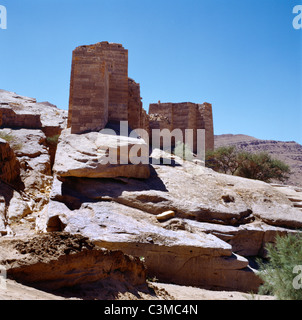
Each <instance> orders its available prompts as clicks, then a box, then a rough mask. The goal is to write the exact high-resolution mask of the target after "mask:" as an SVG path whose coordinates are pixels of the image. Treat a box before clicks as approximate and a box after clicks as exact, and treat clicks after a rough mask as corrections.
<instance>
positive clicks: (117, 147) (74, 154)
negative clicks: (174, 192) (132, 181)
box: [53, 129, 150, 179]
mask: <svg viewBox="0 0 302 320" xmlns="http://www.w3.org/2000/svg"><path fill="white" fill-rule="evenodd" d="M148 158H149V147H148V146H147V145H146V143H145V142H144V140H142V139H137V138H128V137H124V136H116V135H113V134H105V133H102V132H89V133H86V134H71V133H70V129H66V130H64V131H63V132H62V134H61V136H60V139H59V144H58V147H57V152H56V158H55V164H54V167H53V171H54V173H55V174H56V175H58V176H60V177H86V178H103V177H105V178H114V177H128V178H130V177H131V178H143V179H146V178H148V177H149V175H150V170H149V164H148V162H149V160H148Z"/></svg>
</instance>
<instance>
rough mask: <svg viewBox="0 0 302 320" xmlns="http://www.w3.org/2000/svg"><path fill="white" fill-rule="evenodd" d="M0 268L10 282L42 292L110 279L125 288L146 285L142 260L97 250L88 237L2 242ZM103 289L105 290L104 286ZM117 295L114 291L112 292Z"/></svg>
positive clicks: (50, 236)
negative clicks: (3, 270) (16, 282)
mask: <svg viewBox="0 0 302 320" xmlns="http://www.w3.org/2000/svg"><path fill="white" fill-rule="evenodd" d="M0 246H1V252H0V266H1V267H2V268H5V270H6V273H7V276H8V278H9V279H14V280H16V281H18V282H20V283H23V284H26V285H30V286H32V287H36V288H40V289H43V290H57V289H60V288H67V287H75V286H79V285H87V284H90V283H96V282H97V283H98V287H102V283H103V281H108V280H110V282H111V286H112V288H109V289H111V291H112V289H113V290H114V289H118V288H113V287H114V285H118V284H120V287H121V285H122V284H124V286H125V288H126V287H127V286H128V289H129V287H135V286H139V285H145V284H146V268H145V266H144V264H143V263H142V262H141V261H140V260H139V258H134V257H132V256H129V255H125V254H123V253H122V252H121V251H109V250H106V249H103V248H100V247H96V246H95V245H94V244H93V243H91V241H89V240H88V239H87V238H84V237H82V236H80V235H70V234H67V233H51V234H45V235H36V236H34V237H29V238H27V239H25V238H18V239H14V240H8V239H2V240H0ZM103 290H106V288H104V287H103ZM111 293H114V292H111Z"/></svg>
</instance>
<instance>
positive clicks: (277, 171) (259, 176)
mask: <svg viewBox="0 0 302 320" xmlns="http://www.w3.org/2000/svg"><path fill="white" fill-rule="evenodd" d="M206 166H207V167H209V168H211V169H213V170H215V171H217V172H222V173H226V174H232V175H237V176H240V177H244V178H249V179H256V180H262V181H265V182H270V181H271V180H272V179H275V180H279V181H282V182H283V181H285V180H287V179H288V174H289V172H290V169H289V166H288V165H287V164H285V163H284V162H282V161H280V160H277V159H274V158H272V157H271V155H270V154H268V153H266V152H261V153H257V154H255V153H249V152H246V151H238V150H236V148H235V147H234V146H229V147H220V148H218V149H216V150H214V151H210V152H207V154H206Z"/></svg>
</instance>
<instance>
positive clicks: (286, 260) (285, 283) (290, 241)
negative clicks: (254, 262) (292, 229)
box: [258, 234, 302, 300]
mask: <svg viewBox="0 0 302 320" xmlns="http://www.w3.org/2000/svg"><path fill="white" fill-rule="evenodd" d="M266 250H267V257H268V263H263V262H261V261H259V260H258V263H259V265H260V273H259V276H260V278H261V279H262V280H263V281H264V283H263V285H262V286H261V287H260V289H259V294H271V295H274V296H276V298H277V299H280V300H302V283H301V280H302V275H301V271H302V235H301V234H296V235H288V236H284V237H281V236H277V237H276V242H275V244H274V245H273V244H268V245H267V246H266ZM296 266H299V268H300V270H301V271H300V273H299V272H298V273H297V271H295V268H297V267H296ZM294 283H296V284H298V288H297V287H296V288H295V285H294Z"/></svg>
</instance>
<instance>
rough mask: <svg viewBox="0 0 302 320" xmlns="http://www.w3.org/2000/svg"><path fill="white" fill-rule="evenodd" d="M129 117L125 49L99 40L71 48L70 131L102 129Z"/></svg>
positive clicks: (126, 51) (126, 54) (119, 45)
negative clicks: (108, 124) (112, 122)
mask: <svg viewBox="0 0 302 320" xmlns="http://www.w3.org/2000/svg"><path fill="white" fill-rule="evenodd" d="M123 120H125V121H127V120H128V50H126V49H124V48H123V46H122V45H121V44H116V43H108V42H99V43H97V44H94V45H89V46H80V47H77V48H76V49H75V50H74V51H73V55H72V67H71V78H70V96H69V112H68V127H71V133H82V132H86V131H94V130H101V129H102V128H104V127H105V125H106V124H107V122H108V121H123Z"/></svg>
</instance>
